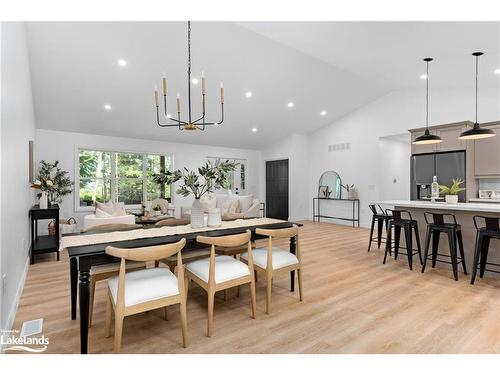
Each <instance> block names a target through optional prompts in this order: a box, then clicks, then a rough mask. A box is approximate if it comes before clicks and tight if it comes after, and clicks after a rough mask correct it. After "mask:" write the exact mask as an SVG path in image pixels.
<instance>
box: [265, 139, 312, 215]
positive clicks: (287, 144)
mask: <svg viewBox="0 0 500 375" xmlns="http://www.w3.org/2000/svg"><path fill="white" fill-rule="evenodd" d="M279 159H288V174H289V175H288V184H289V192H288V194H289V218H290V220H302V219H305V218H307V216H306V213H307V207H308V204H309V202H310V200H311V199H312V198H311V199H310V197H309V194H308V175H309V172H308V162H309V150H308V138H307V136H305V135H301V134H291V135H289V136H288V137H286V138H284V139H283V140H282V141H280V142H277V143H275V144H273V145H272V146H270V147H268V148H266V149H264V150H262V165H261V166H262V168H261V175H260V184H261V188H260V191H262V197H263V199H265V192H266V165H265V162H266V161H269V160H279Z"/></svg>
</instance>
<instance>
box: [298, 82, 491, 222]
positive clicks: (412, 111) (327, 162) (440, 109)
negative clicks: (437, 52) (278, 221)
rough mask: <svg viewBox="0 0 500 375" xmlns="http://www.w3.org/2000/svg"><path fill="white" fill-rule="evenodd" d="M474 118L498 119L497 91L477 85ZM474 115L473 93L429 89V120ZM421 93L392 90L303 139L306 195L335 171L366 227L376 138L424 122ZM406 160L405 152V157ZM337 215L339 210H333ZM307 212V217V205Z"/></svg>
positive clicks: (373, 192) (373, 196)
mask: <svg viewBox="0 0 500 375" xmlns="http://www.w3.org/2000/svg"><path fill="white" fill-rule="evenodd" d="M479 110H480V114H479V121H480V122H487V121H495V120H499V119H500V92H499V89H497V88H489V89H481V90H480V101H479ZM473 118H474V91H473V90H472V89H467V90H465V89H464V90H460V89H457V90H440V91H433V92H431V97H430V121H431V125H432V124H436V125H437V124H444V123H451V122H458V121H464V120H472V119H473ZM424 120H425V96H424V91H422V90H400V91H393V92H391V93H389V94H387V95H385V96H383V97H381V98H379V99H377V100H375V101H373V102H372V103H370V104H368V105H366V106H364V107H362V108H360V109H358V110H356V111H354V112H352V113H350V114H349V115H347V116H345V117H343V118H341V119H339V120H337V121H335V122H334V123H333V124H331V125H328V126H325V127H323V128H321V129H320V130H318V131H316V132H314V133H313V134H311V135H310V137H309V150H312V152H311V153H310V157H309V168H308V169H309V196H310V197H312V196H313V195H316V194H317V188H318V186H317V185H318V178H319V176H320V175H321V173H323V172H324V171H325V170H336V171H337V172H339V173H340V176H341V177H342V180H343V182H345V183H349V184H354V185H355V186H356V187H357V189H358V191H359V198H360V199H361V220H362V221H361V224H362V225H364V226H367V225H368V222H369V219H370V215H369V212H368V211H369V210H368V204H369V203H370V202H372V201H376V200H378V199H379V197H380V196H381V195H380V186H379V181H380V174H381V171H382V170H383V169H384V168H388V166H385V165H380V161H379V157H378V153H379V138H380V137H383V136H390V135H394V134H401V133H404V132H406V131H407V130H408V129H411V128H416V127H421V126H424ZM343 142H349V143H350V144H351V147H350V149H349V150H346V151H336V152H328V145H329V144H336V143H343ZM408 158H409V155H408ZM338 212H339V213H341V212H343V211H342V210H340V209H339V211H338ZM307 216H308V217H311V209H310V208H309V210H308V212H307Z"/></svg>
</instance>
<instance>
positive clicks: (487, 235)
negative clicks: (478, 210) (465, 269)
mask: <svg viewBox="0 0 500 375" xmlns="http://www.w3.org/2000/svg"><path fill="white" fill-rule="evenodd" d="M473 219H474V226H475V227H476V245H475V249H474V262H473V265H472V276H471V279H470V283H471V284H474V281H475V280H476V274H477V270H478V269H479V277H480V278H483V276H484V273H485V271H489V272H495V273H500V271H498V270H497V269H495V270H493V269H486V266H487V265H492V266H496V267H500V264H497V263H490V262H488V250H489V247H490V240H491V239H492V238H496V239H500V218H494V217H486V216H477V215H476V216H474V217H473ZM478 219H481V220H483V221H484V222H485V225H484V226H483V227H479V226H478V223H477V221H478Z"/></svg>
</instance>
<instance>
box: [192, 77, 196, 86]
mask: <svg viewBox="0 0 500 375" xmlns="http://www.w3.org/2000/svg"><path fill="white" fill-rule="evenodd" d="M191 83H192V84H193V85H197V84H198V78H196V77H193V79H192V80H191Z"/></svg>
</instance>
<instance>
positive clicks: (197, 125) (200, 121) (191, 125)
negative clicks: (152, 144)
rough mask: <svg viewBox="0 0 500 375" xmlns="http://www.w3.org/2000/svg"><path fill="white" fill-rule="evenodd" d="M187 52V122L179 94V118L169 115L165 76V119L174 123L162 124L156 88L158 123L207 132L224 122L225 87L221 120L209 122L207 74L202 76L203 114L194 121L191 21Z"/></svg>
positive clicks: (222, 90)
mask: <svg viewBox="0 0 500 375" xmlns="http://www.w3.org/2000/svg"><path fill="white" fill-rule="evenodd" d="M187 50H188V69H187V84H188V85H187V91H188V116H187V121H184V120H181V99H180V94H177V118H173V117H170V116H169V115H168V113H167V78H166V77H165V75H164V76H163V78H162V89H163V90H162V91H163V106H164V117H166V118H167V119H168V120H172V121H174V122H170V123H165V124H162V123H161V122H160V103H159V95H158V89H157V88H156V87H155V92H154V95H155V105H156V123H157V124H158V126H160V127H162V128H163V127H173V126H175V127H177V128H178V129H179V130H197V129H198V130H205V128H206V127H207V126H210V125H220V124H222V122H223V121H224V86H223V85H222V82H221V84H220V104H221V120H220V121H219V122H207V121H206V120H205V74H204V73H203V72H202V74H201V97H202V102H201V105H202V107H201V108H202V113H201V116H200V117H199V118H197V119H196V120H193V117H192V115H193V113H192V109H191V83H192V81H191V21H188V23H187Z"/></svg>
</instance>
